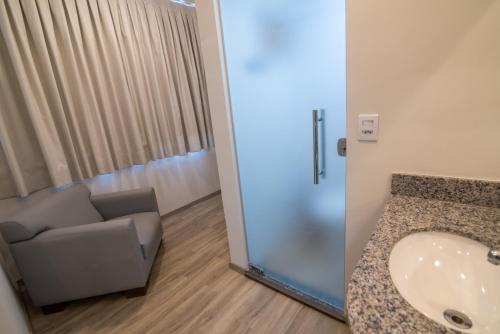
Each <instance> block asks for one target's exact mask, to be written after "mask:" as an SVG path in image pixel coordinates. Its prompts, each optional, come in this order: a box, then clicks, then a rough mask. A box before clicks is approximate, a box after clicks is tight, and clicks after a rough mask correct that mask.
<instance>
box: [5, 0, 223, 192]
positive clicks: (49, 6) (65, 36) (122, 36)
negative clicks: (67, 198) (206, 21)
mask: <svg viewBox="0 0 500 334" xmlns="http://www.w3.org/2000/svg"><path fill="white" fill-rule="evenodd" d="M0 57H1V58H0V102H1V103H0V108H1V109H0V144H1V150H0V198H5V197H9V196H13V195H16V194H19V195H22V196H25V195H27V194H28V193H30V192H31V191H34V190H36V189H40V188H43V187H46V186H49V185H53V186H62V185H65V184H68V183H70V182H72V181H73V180H76V179H84V178H88V177H92V176H95V175H98V174H103V173H109V172H111V171H114V170H117V169H120V168H124V167H128V166H131V165H134V164H145V163H146V162H148V161H150V160H156V159H161V158H164V157H168V156H172V155H184V154H186V153H187V152H192V151H199V150H202V149H207V148H209V147H210V146H212V141H213V140H212V134H211V122H210V117H209V110H208V102H207V93H206V83H205V78H204V70H203V66H202V60H201V54H200V49H199V43H198V32H197V25H196V17H195V13H194V10H193V9H191V8H188V7H185V6H178V5H170V4H169V1H167V0H165V1H161V0H156V1H152V0H149V1H148V0H0Z"/></svg>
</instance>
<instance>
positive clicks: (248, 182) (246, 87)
mask: <svg viewBox="0 0 500 334" xmlns="http://www.w3.org/2000/svg"><path fill="white" fill-rule="evenodd" d="M220 3H221V16H222V24H223V31H224V40H225V50H226V59H227V70H228V76H229V88H230V94H231V103H232V112H233V122H234V129H235V140H236V148H237V154H238V164H239V172H240V183H241V189H242V198H243V207H244V215H245V225H246V231H247V238H248V250H249V256H250V262H251V263H252V264H254V265H256V266H258V267H261V268H262V269H264V271H265V273H266V275H269V276H271V277H273V278H275V279H278V280H280V281H282V282H283V283H285V284H288V285H291V286H293V287H295V288H296V289H299V290H301V291H302V292H305V293H307V294H309V295H311V296H312V297H315V298H318V299H321V300H323V301H325V302H327V303H330V304H332V305H333V306H336V307H337V308H340V309H343V307H344V211H345V210H344V208H345V204H344V201H345V196H344V192H345V160H344V158H342V157H340V156H338V155H337V139H338V138H341V137H344V136H345V126H346V125H345V63H346V62H345V14H344V13H345V9H344V2H343V1H332V0H313V1H298V2H295V1H293V2H292V1H285V0H273V1H269V0H252V1H241V0H240V1H237V0H220ZM315 108H320V109H323V112H322V114H323V121H322V122H320V123H319V124H320V129H319V147H320V151H321V154H320V160H322V161H321V164H322V165H323V166H324V168H325V173H324V175H322V176H321V177H320V183H319V185H314V184H313V167H314V165H313V122H312V110H313V109H315Z"/></svg>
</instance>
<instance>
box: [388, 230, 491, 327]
mask: <svg viewBox="0 0 500 334" xmlns="http://www.w3.org/2000/svg"><path fill="white" fill-rule="evenodd" d="M488 251H489V249H488V248H487V247H486V246H484V245H483V244H481V243H479V242H477V241H474V240H471V239H467V238H463V237H459V236H456V235H453V234H448V233H440V232H421V233H415V234H411V235H409V236H407V237H405V238H403V239H401V240H400V241H399V242H398V243H396V245H395V246H394V248H393V249H392V252H391V256H390V260H389V270H390V273H391V277H392V280H393V282H394V284H395V285H396V288H397V289H398V291H399V293H401V295H402V296H403V297H404V298H405V299H406V300H407V301H408V302H409V303H410V304H411V305H412V306H413V307H414V308H416V309H417V310H419V311H420V312H422V313H423V314H425V315H426V316H427V317H429V318H431V319H432V320H434V321H436V322H438V323H440V324H442V325H444V326H446V327H448V328H452V329H455V330H457V331H461V332H464V333H495V334H498V333H500V266H495V265H493V264H491V263H490V262H488V260H487V254H488ZM447 310H448V312H447V317H448V319H449V320H447V319H446V318H445V312H446V311H447ZM455 311H457V312H456V313H455ZM469 321H470V323H471V325H472V326H471V327H470V328H466V327H469V326H468V325H469V324H468V323H469Z"/></svg>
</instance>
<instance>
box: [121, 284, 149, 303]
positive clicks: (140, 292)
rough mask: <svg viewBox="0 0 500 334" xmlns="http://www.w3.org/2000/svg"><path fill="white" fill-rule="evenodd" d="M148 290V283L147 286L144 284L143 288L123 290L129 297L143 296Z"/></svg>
mask: <svg viewBox="0 0 500 334" xmlns="http://www.w3.org/2000/svg"><path fill="white" fill-rule="evenodd" d="M147 292H148V284H146V286H143V287H142V288H135V289H131V290H127V291H123V295H124V296H125V297H127V298H129V299H130V298H136V297H142V296H145V295H146V294H147Z"/></svg>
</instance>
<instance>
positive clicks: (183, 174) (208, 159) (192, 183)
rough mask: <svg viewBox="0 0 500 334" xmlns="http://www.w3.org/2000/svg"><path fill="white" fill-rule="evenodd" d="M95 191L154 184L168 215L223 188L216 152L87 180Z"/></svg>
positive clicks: (161, 204) (160, 207)
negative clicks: (220, 182) (218, 171)
mask: <svg viewBox="0 0 500 334" xmlns="http://www.w3.org/2000/svg"><path fill="white" fill-rule="evenodd" d="M85 184H86V185H87V186H88V187H89V189H90V190H91V192H92V193H93V194H100V193H107V192H112V191H120V190H127V189H134V188H140V187H154V188H155V193H156V197H157V200H158V206H159V209H160V214H161V215H164V214H166V213H169V212H171V211H174V210H175V209H178V208H180V207H183V206H185V205H187V204H189V203H191V202H194V201H195V200H197V199H200V198H202V197H204V196H207V195H210V194H212V193H214V192H216V191H218V190H219V189H220V184H219V175H218V173H217V161H216V154H215V151H213V150H212V151H208V152H207V151H201V152H196V153H189V154H188V155H186V156H179V157H171V158H166V159H161V160H157V161H151V162H149V163H148V164H146V165H145V166H134V167H131V168H125V169H122V170H119V171H116V172H114V173H111V174H106V175H100V176H97V177H94V178H92V179H88V180H86V181H85Z"/></svg>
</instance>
